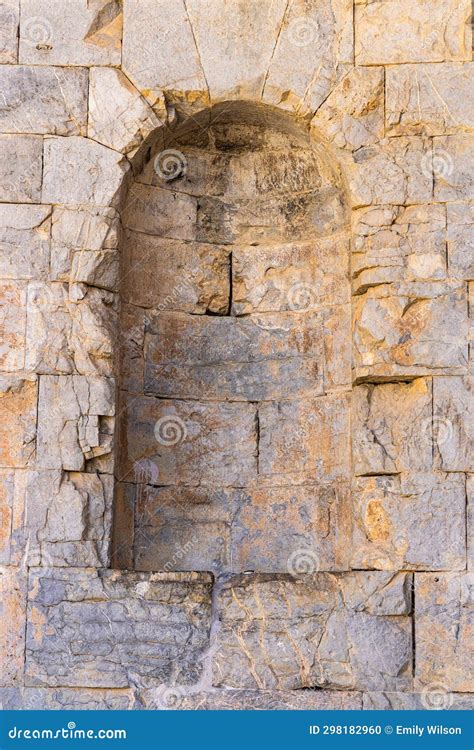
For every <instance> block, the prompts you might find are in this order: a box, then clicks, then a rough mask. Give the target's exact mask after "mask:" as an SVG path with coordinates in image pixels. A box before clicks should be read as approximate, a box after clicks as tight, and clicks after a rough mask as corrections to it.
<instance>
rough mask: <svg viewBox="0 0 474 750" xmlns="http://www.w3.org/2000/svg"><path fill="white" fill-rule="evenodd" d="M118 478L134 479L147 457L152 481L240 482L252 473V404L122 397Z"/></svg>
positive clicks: (254, 438)
mask: <svg viewBox="0 0 474 750" xmlns="http://www.w3.org/2000/svg"><path fill="white" fill-rule="evenodd" d="M121 408H122V409H123V412H122V417H121V426H122V435H121V446H122V457H121V461H120V469H119V471H120V478H122V479H124V480H126V481H129V482H133V481H135V482H137V481H139V479H137V477H139V476H140V466H141V465H140V462H141V461H142V460H143V459H146V460H147V461H148V462H151V466H152V467H153V472H154V475H155V481H153V484H159V485H176V484H185V485H189V486H199V485H203V486H209V485H211V486H215V485H216V484H217V485H221V486H242V485H243V484H245V483H248V482H249V481H250V480H251V479H253V478H254V477H255V474H256V454H257V425H256V407H255V405H254V404H242V403H238V404H237V403H225V402H221V403H213V402H207V403H206V402H198V401H181V400H176V401H173V400H167V399H158V398H153V397H150V396H137V397H132V396H128V397H127V396H126V394H124V403H123V405H122V407H121Z"/></svg>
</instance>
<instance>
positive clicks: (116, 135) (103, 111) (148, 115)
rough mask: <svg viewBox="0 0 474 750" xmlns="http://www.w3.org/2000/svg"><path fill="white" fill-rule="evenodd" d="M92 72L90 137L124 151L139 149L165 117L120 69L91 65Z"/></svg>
mask: <svg viewBox="0 0 474 750" xmlns="http://www.w3.org/2000/svg"><path fill="white" fill-rule="evenodd" d="M89 76H90V79H89V124H88V131H87V134H88V136H89V138H93V139H94V140H95V141H98V142H99V143H103V144H104V146H108V147H109V148H113V149H115V151H121V152H122V153H123V154H128V153H130V152H134V151H136V149H137V148H138V146H140V144H141V143H142V142H143V141H144V140H145V138H146V137H147V136H148V135H149V134H150V133H151V132H152V131H153V130H154V129H155V128H158V127H160V126H161V124H162V123H161V121H160V120H159V119H158V117H157V116H156V115H155V113H154V112H153V110H152V108H151V107H150V105H149V104H148V102H146V101H145V99H143V97H142V96H141V95H140V92H139V91H137V89H136V88H135V87H134V86H133V85H132V84H131V83H130V81H129V80H128V78H127V77H126V76H124V74H123V73H122V72H121V71H120V70H117V69H116V68H91V70H90V74H89Z"/></svg>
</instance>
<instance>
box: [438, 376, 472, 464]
mask: <svg viewBox="0 0 474 750" xmlns="http://www.w3.org/2000/svg"><path fill="white" fill-rule="evenodd" d="M473 392H474V379H473V378H472V377H465V378H460V377H453V378H436V379H435V380H434V384H433V425H434V433H435V434H434V441H435V447H436V451H435V461H436V465H437V466H438V467H439V468H440V469H441V470H442V471H471V472H472V471H473V470H474V399H473Z"/></svg>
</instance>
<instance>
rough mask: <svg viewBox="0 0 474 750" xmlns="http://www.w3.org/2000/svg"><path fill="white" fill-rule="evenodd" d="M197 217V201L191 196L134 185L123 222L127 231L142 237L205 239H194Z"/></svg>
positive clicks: (135, 183)
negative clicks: (139, 233) (141, 234)
mask: <svg viewBox="0 0 474 750" xmlns="http://www.w3.org/2000/svg"><path fill="white" fill-rule="evenodd" d="M196 213H197V201H196V198H194V197H193V196H190V195H185V194H184V193H176V192H172V191H170V190H164V189H161V188H159V187H154V186H150V185H142V184H141V183H139V182H134V183H133V184H132V186H131V187H130V190H129V192H128V195H127V200H126V204H125V209H124V212H123V216H122V221H123V225H124V227H126V228H127V229H133V230H135V231H138V232H143V233H145V234H154V235H156V236H158V237H168V238H170V239H177V240H194V239H200V240H202V239H204V238H197V237H196ZM204 241H206V240H205V239H204ZM210 241H211V242H212V241H213V240H210Z"/></svg>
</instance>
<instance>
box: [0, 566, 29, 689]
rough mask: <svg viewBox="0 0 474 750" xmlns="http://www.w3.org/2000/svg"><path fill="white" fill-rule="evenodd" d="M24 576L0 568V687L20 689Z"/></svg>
mask: <svg viewBox="0 0 474 750" xmlns="http://www.w3.org/2000/svg"><path fill="white" fill-rule="evenodd" d="M25 609H26V574H25V571H24V570H21V569H20V568H12V567H11V568H0V613H1V618H0V685H1V686H2V687H13V686H15V685H21V683H22V680H23V663H24V655H25Z"/></svg>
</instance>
